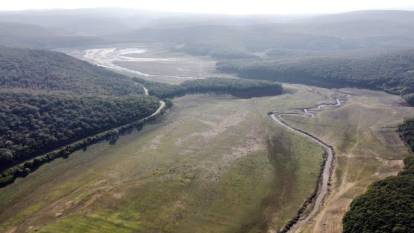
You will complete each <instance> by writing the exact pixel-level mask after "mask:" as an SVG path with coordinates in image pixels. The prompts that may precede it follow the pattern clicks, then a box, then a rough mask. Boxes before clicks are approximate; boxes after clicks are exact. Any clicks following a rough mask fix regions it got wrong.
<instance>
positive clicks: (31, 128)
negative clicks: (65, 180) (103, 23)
mask: <svg viewBox="0 0 414 233" xmlns="http://www.w3.org/2000/svg"><path fill="white" fill-rule="evenodd" d="M143 94H144V89H143V88H142V86H141V85H140V84H138V83H136V82H135V81H133V80H132V79H130V78H129V77H126V76H123V75H119V74H116V73H114V72H111V71H108V70H106V69H104V68H101V67H98V66H94V65H91V64H89V63H86V62H84V61H80V60H77V59H75V58H72V57H70V56H67V55H65V54H62V53H58V52H50V51H43V50H30V49H13V48H4V47H2V48H0V132H1V133H0V172H2V175H1V179H0V186H2V185H5V184H7V183H9V182H12V181H13V180H14V179H15V178H16V177H17V176H24V175H27V174H28V173H30V171H31V170H32V169H35V168H36V167H37V166H40V165H41V164H43V163H44V162H48V161H51V160H53V159H54V158H57V157H62V156H67V155H68V153H70V152H73V151H74V150H76V149H80V148H81V147H85V146H88V145H90V144H92V143H94V142H97V141H99V140H102V139H108V137H112V136H113V134H114V132H110V131H109V130H111V129H114V128H117V127H121V126H124V125H128V124H131V123H133V122H137V121H139V120H140V119H143V118H145V117H148V116H150V115H151V114H153V113H154V112H155V111H156V110H157V109H158V107H159V100H158V99H157V98H156V97H153V96H145V95H143ZM132 126H133V125H131V127H132ZM102 132H108V133H106V134H102V135H100V136H96V135H98V134H99V133H102ZM91 136H94V137H93V138H90V137H91ZM78 140H83V141H81V142H79V143H78V146H75V147H70V148H66V147H67V146H68V145H69V144H71V143H73V142H75V141H78ZM58 148H61V149H60V152H57V153H55V154H53V155H50V154H46V153H49V152H51V151H52V150H55V149H58ZM62 148H63V149H62ZM34 158H35V159H34ZM33 159H34V160H33ZM33 161H36V162H35V163H34V162H33ZM17 164H19V165H18V166H17V167H14V168H13V169H9V168H10V167H13V166H15V165H17Z"/></svg>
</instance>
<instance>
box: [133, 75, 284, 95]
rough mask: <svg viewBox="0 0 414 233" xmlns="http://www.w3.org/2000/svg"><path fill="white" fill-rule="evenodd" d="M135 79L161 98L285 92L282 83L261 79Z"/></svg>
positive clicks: (277, 93)
mask: <svg viewBox="0 0 414 233" xmlns="http://www.w3.org/2000/svg"><path fill="white" fill-rule="evenodd" d="M135 80H136V81H137V82H140V83H143V84H144V85H145V86H146V87H147V88H148V90H149V92H150V94H151V95H155V96H157V97H159V98H173V97H178V96H183V95H187V94H196V93H214V94H229V95H233V96H235V97H240V98H251V97H260V96H272V95H279V94H281V93H282V92H283V88H282V86H281V85H280V84H278V83H275V82H269V81H261V80H243V79H230V78H206V79H195V80H188V81H185V82H183V83H181V84H180V85H171V84H165V83H156V82H150V81H145V80H142V79H138V78H136V79H135Z"/></svg>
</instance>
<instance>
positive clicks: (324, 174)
mask: <svg viewBox="0 0 414 233" xmlns="http://www.w3.org/2000/svg"><path fill="white" fill-rule="evenodd" d="M145 52H146V50H145V49H136V50H132V49H124V50H117V49H90V50H86V54H85V58H86V59H87V60H89V61H90V62H93V63H95V64H96V65H99V66H103V67H106V68H110V69H113V70H117V71H126V72H130V73H135V74H138V75H141V76H146V77H148V76H151V75H149V74H145V73H142V72H139V71H136V70H131V69H128V68H125V67H121V66H118V65H116V64H115V61H117V60H128V61H133V60H136V59H137V60H140V59H141V58H133V57H130V56H127V55H128V54H130V53H137V54H141V53H145ZM166 59H168V58H166ZM143 88H144V92H145V95H148V89H147V88H146V87H144V86H143ZM345 100H346V98H345V99H340V98H335V99H334V101H335V102H331V103H321V104H319V105H316V106H314V107H310V108H303V109H302V110H301V112H283V113H280V112H270V113H269V116H270V118H271V119H272V120H273V121H275V122H276V123H277V124H279V125H280V126H282V127H284V128H285V129H286V130H288V131H291V132H293V133H296V134H299V135H301V136H303V137H305V138H306V139H308V140H309V141H311V142H313V143H316V144H318V145H320V146H321V147H322V148H323V149H324V152H325V155H324V163H323V165H322V167H321V173H320V177H319V180H318V184H317V187H316V188H315V193H314V194H313V195H312V196H311V197H310V198H309V199H308V200H307V201H306V202H305V203H304V204H303V205H302V207H301V209H300V210H299V211H298V214H297V215H296V216H295V217H294V218H292V219H291V220H290V221H289V223H288V224H286V225H285V226H284V227H283V228H282V229H281V230H280V231H279V232H280V233H294V232H298V231H299V230H300V229H301V228H302V226H303V225H304V224H306V223H307V222H309V221H310V220H311V219H312V218H313V217H314V216H315V215H316V214H317V213H318V211H319V210H320V209H321V207H322V205H323V203H324V200H325V198H326V196H327V195H328V193H329V186H330V182H331V178H332V171H333V167H334V161H335V151H334V148H333V146H332V145H329V144H328V143H326V142H324V141H323V140H321V139H320V138H318V137H316V136H314V135H312V134H310V133H308V132H306V131H304V130H301V129H298V128H296V127H294V126H292V125H290V124H289V123H288V122H287V121H285V120H284V119H283V116H288V115H291V116H292V115H296V116H303V117H309V118H313V117H315V114H316V113H317V112H321V111H325V110H333V109H336V108H339V107H341V106H342V105H343V103H344V101H345ZM164 108H165V103H164V101H162V100H161V101H160V107H159V108H158V110H157V111H156V112H154V113H153V114H152V115H151V116H149V118H150V117H153V116H154V115H157V114H159V113H160V112H161V111H162V109H164Z"/></svg>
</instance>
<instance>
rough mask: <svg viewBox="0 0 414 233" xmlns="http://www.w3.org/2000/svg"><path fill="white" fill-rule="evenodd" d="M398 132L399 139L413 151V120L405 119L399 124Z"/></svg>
mask: <svg viewBox="0 0 414 233" xmlns="http://www.w3.org/2000/svg"><path fill="white" fill-rule="evenodd" d="M398 131H399V133H400V136H401V139H402V140H403V141H404V142H405V143H406V144H407V145H408V146H409V147H410V149H411V151H414V120H406V121H405V122H404V124H402V125H400V127H399V130H398Z"/></svg>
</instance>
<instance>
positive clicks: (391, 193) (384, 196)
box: [343, 157, 414, 233]
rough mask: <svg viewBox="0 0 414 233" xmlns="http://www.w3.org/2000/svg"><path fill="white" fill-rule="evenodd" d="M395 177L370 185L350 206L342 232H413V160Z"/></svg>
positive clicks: (406, 160)
mask: <svg viewBox="0 0 414 233" xmlns="http://www.w3.org/2000/svg"><path fill="white" fill-rule="evenodd" d="M404 164H405V168H404V170H403V171H402V172H401V173H400V174H399V175H398V176H394V177H388V178H386V179H384V180H381V181H378V182H376V183H374V184H372V185H371V186H370V187H369V189H368V191H367V192H366V193H365V194H363V195H361V196H359V197H358V198H356V199H355V200H353V201H352V203H351V208H350V210H349V211H348V212H347V213H346V215H345V217H344V219H343V232H344V233H361V232H364V233H378V232H384V233H385V232H395V233H411V232H413V229H414V157H408V158H406V159H405V160H404Z"/></svg>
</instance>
